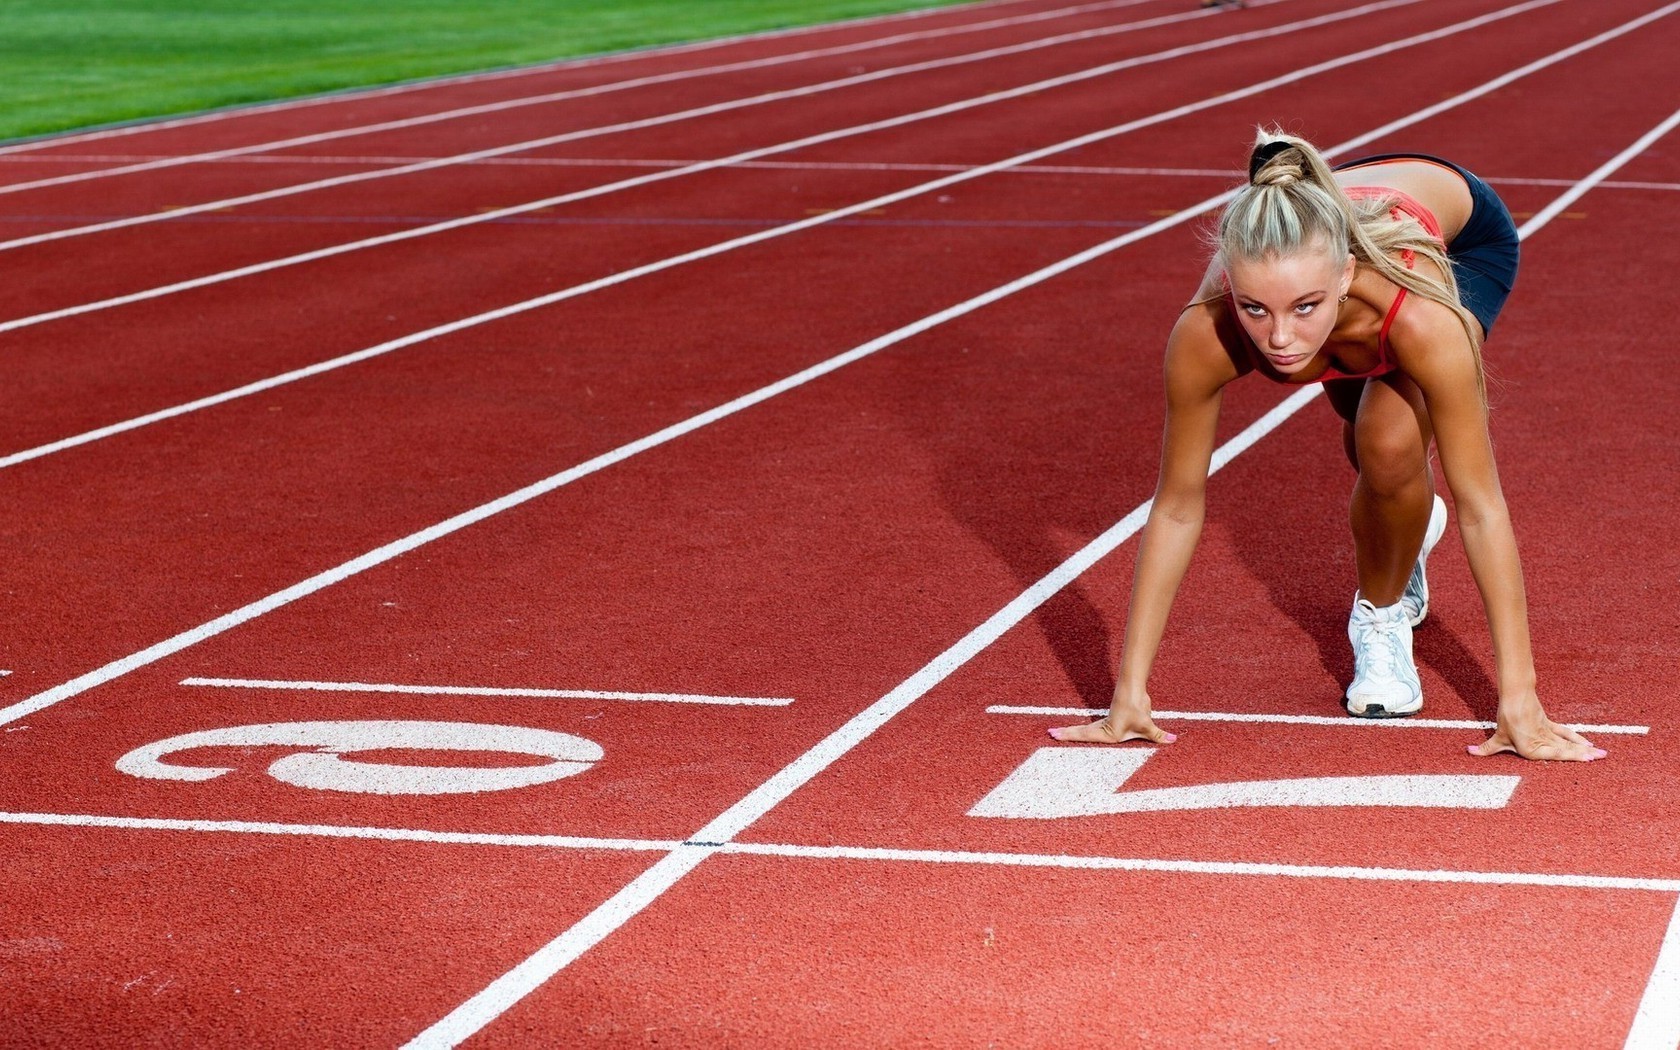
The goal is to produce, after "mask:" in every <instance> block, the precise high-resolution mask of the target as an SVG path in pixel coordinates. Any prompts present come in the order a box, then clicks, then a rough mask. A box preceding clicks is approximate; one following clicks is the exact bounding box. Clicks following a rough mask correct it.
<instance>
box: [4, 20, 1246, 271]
mask: <svg viewBox="0 0 1680 1050" xmlns="http://www.w3.org/2000/svg"><path fill="white" fill-rule="evenodd" d="M1146 2H1149V0H1108V2H1106V3H1101V4H1091V5H1085V6H1084V7H1083V8H1076V9H1073V10H1074V11H1076V12H1081V13H1082V12H1083V11H1085V10H1089V9H1092V8H1102V7H1119V6H1131V5H1134V4H1139V3H1146ZM1264 2H1274V3H1275V2H1279V0H1264ZM1215 13H1216V12H1214V11H1211V10H1205V9H1199V10H1195V11H1191V12H1187V13H1180V14H1176V15H1171V16H1164V17H1161V18H1157V19H1152V20H1150V21H1149V22H1147V23H1139V25H1140V26H1144V25H1157V24H1160V25H1164V24H1168V23H1172V22H1180V21H1185V20H1187V19H1189V18H1193V17H1194V18H1201V17H1206V16H1208V15H1211V14H1215ZM1047 17H1056V16H1055V15H1050V16H1047ZM1042 20H1043V19H1042V18H1037V17H1030V18H1023V19H1002V20H999V21H998V22H995V23H990V24H987V23H981V24H980V26H979V27H978V28H981V29H985V28H994V27H996V26H1000V25H1009V24H1012V23H1015V22H1034V21H1042ZM969 31H971V30H970V29H969V28H968V27H963V28H962V29H960V30H957V31H955V32H952V31H947V30H929V31H926V32H922V33H907V34H902V35H901V36H898V37H888V38H886V39H884V40H879V41H876V40H870V41H863V42H860V43H855V44H847V45H843V46H840V47H832V48H824V49H821V50H816V51H803V52H798V53H795V54H791V55H776V56H771V57H769V58H757V59H750V60H748V61H744V62H733V63H729V64H727V65H720V66H710V67H707V68H704V69H692V70H678V71H675V72H671V73H659V74H654V75H651V76H645V77H637V78H634V79H631V80H621V81H616V82H614V83H610V84H598V85H594V86H591V87H586V88H572V89H568V90H565V91H552V92H547V93H545V94H541V95H530V96H526V97H524V98H515V99H502V100H499V101H496V102H485V103H481V104H479V105H475V106H462V107H459V108H456V109H450V110H444V111H441V112H437V113H427V114H422V115H420V116H414V117H404V118H402V119H398V120H387V121H382V122H379V123H376V124H364V125H360V126H357V127H351V128H337V129H334V130H331V131H318V132H313V133H311V134H308V135H296V136H293V137H291V138H285V139H275V140H272V141H269V142H257V143H251V144H249V145H245V146H231V147H228V148H226V149H219V150H210V151H207V152H204V153H193V154H186V155H175V156H165V157H159V158H157V159H154V160H147V161H139V162H135V163H132V164H127V165H123V166H119V167H115V168H103V169H99V170H96V171H79V172H75V173H72V174H69V175H55V176H49V177H46V178H41V179H33V180H30V181H28V182H17V183H10V184H0V194H8V193H18V192H22V191H25V190H34V189H43V188H46V187H50V186H65V185H70V184H73V183H81V182H89V181H92V180H94V179H103V178H110V177H112V176H115V175H130V174H134V173H137V172H143V171H158V170H162V169H165V168H174V167H180V166H183V165H187V164H202V163H207V162H212V161H219V160H224V159H227V158H230V157H239V156H243V155H245V154H247V153H256V152H260V151H263V150H281V149H294V148H297V147H300V146H310V145H315V144H317V143H321V142H332V141H335V140H338V139H346V138H353V137H356V136H360V135H372V134H378V133H381V132H387V131H400V130H404V129H407V128H414V127H422V126H425V125H428V124H436V123H439V122H442V121H446V120H460V119H463V118H466V117H476V116H483V115H485V114H489V113H500V112H505V111H508V110H512V109H518V108H521V107H525V106H537V105H548V104H551V103H555V102H565V101H569V100H572V99H579V98H592V97H596V96H600V95H606V94H611V93H614V92H618V91H629V90H633V89H635V88H641V87H649V86H653V85H657V84H666V83H672V82H675V81H680V80H691V79H695V78H698V77H705V76H716V75H721V74H725V73H738V72H744V71H748V70H756V69H764V68H767V67H771V66H778V65H785V64H788V63H793V62H803V61H809V60H812V59H815V58H827V57H832V56H835V55H844V54H849V53H853V52H857V51H867V50H871V49H874V48H878V47H884V46H889V45H891V44H894V43H901V42H906V41H911V40H917V39H922V38H927V37H935V38H938V37H944V36H954V35H957V34H958V33H960V32H969ZM1129 31H1130V30H1129V29H1115V28H1109V29H1105V30H1094V31H1087V32H1086V33H1069V34H1064V35H1063V36H1062V37H1059V38H1054V37H1053V38H1050V40H1049V41H1045V42H1041V43H1034V44H1026V45H1021V46H1022V47H1023V48H1025V49H1028V50H1031V49H1034V48H1036V47H1040V46H1047V45H1049V44H1050V43H1052V42H1054V43H1060V42H1064V41H1073V40H1082V39H1088V38H1091V37H1096V36H1105V35H1108V34H1109V33H1113V32H1129ZM995 53H1002V54H1009V53H1013V52H1012V51H1011V50H1010V49H1007V48H1005V49H1002V50H1001V52H999V51H996V50H994V51H992V52H980V54H981V55H985V56H992V55H993V54H995ZM963 60H965V59H963V58H962V57H961V56H959V57H958V58H956V59H953V61H963ZM922 68H924V67H921V66H903V67H900V68H899V70H898V71H895V70H882V71H880V72H878V73H876V74H871V75H870V76H869V77H868V78H865V79H863V80H859V79H857V78H846V79H844V80H836V81H829V82H827V84H820V85H816V86H815V87H816V88H818V89H821V90H827V89H829V88H830V87H832V86H847V85H850V84H853V83H865V82H867V80H869V79H874V78H876V77H878V76H893V75H898V74H899V72H902V71H904V70H910V71H920V70H921V69H922ZM927 68H939V65H934V66H932V67H927ZM799 90H801V91H803V90H805V89H799ZM783 97H795V96H784V95H782V94H781V93H778V92H771V93H769V94H765V95H758V96H753V97H752V98H748V99H744V100H741V101H740V103H739V104H740V105H757V104H760V103H761V102H763V101H774V100H777V99H780V98H783ZM731 108H734V104H731ZM711 112H714V111H713V110H710V109H699V110H685V111H683V112H681V113H676V114H670V115H669V116H668V118H658V123H666V122H668V120H686V119H690V118H691V117H692V116H693V115H695V114H700V115H705V114H708V113H711ZM648 126H653V125H649V124H642V123H635V124H630V125H611V126H609V127H608V128H606V129H590V130H589V131H587V132H584V133H578V134H580V135H583V134H588V135H599V134H610V133H612V132H613V131H616V130H620V129H622V128H625V127H648ZM563 141H570V139H569V138H564V137H563V138H559V139H535V140H532V142H531V143H529V144H526V143H520V144H517V145H514V146H507V147H502V148H503V149H509V150H513V149H534V148H537V144H542V145H550V144H553V143H555V142H563ZM412 159H413V158H409V160H412ZM449 163H456V162H454V161H450V160H447V159H445V160H442V161H439V162H434V166H435V165H437V164H449ZM425 167H426V166H421V167H415V166H413V165H408V166H405V167H403V168H399V169H396V170H394V171H389V172H381V173H372V174H370V175H364V176H361V177H362V178H383V177H385V176H387V175H400V174H403V173H405V172H408V171H418V170H425ZM323 185H327V186H330V185H338V183H337V182H336V181H333V180H329V181H327V182H325V183H310V184H307V185H303V186H293V187H288V188H286V189H284V190H279V191H275V192H277V193H286V194H291V193H303V192H307V191H309V190H312V189H318V188H320V187H321V186H323ZM263 199H267V198H263ZM244 200H245V198H243V197H236V198H229V199H228V200H226V201H219V202H212V203H210V204H204V205H198V206H197V207H199V208H213V207H231V206H233V205H234V204H237V203H240V202H242V201H244ZM177 210H178V209H177ZM167 217H168V215H162V216H158V215H152V216H142V217H140V218H139V219H136V220H135V221H137V222H142V221H143V222H155V221H158V219H159V218H167ZM107 228H112V227H106V226H97V227H91V226H90V227H84V228H83V229H81V230H73V231H66V235H75V234H79V233H86V232H92V231H94V230H98V229H107ZM25 243H27V242H25ZM12 246H13V245H12V244H11V243H7V244H0V248H8V247H12Z"/></svg>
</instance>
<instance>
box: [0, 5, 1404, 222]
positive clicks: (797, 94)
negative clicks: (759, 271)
mask: <svg viewBox="0 0 1680 1050" xmlns="http://www.w3.org/2000/svg"><path fill="white" fill-rule="evenodd" d="M1284 2H1287V0H1256V3H1257V4H1259V3H1265V4H1272V3H1284ZM1404 2H1407V3H1415V2H1419V0H1404ZM1212 13H1214V12H1213V11H1212V9H1196V10H1194V11H1191V12H1185V13H1179V14H1174V15H1165V16H1161V17H1159V18H1153V19H1148V20H1145V21H1142V22H1131V23H1127V24H1124V25H1119V26H1106V27H1103V28H1101V29H1090V30H1084V31H1081V32H1078V33H1067V34H1063V35H1062V36H1056V37H1047V38H1045V39H1042V40H1034V41H1028V42H1026V43H1022V44H1011V45H1009V46H1007V47H997V48H990V49H987V50H985V51H976V52H972V53H969V54H965V55H955V56H950V57H946V58H939V59H930V60H927V61H923V62H915V63H911V64H909V65H903V66H893V67H890V68H887V69H878V70H874V71H872V72H868V73H858V74H854V75H852V76H847V77H841V78H839V79H837V80H827V81H823V82H821V83H817V84H807V85H804V86H802V87H795V88H785V89H782V90H778V91H769V92H765V93H763V94H759V95H751V96H748V97H745V98H736V99H730V100H728V101H725V102H715V103H711V104H709V105H704V106H695V107H693V108H690V109H684V110H678V111H676V112H672V113H663V114H660V115H658V116H654V117H643V118H640V119H636V120H627V121H621V122H619V123H616V124H604V125H600V126H597V127H589V128H580V129H577V130H573V131H567V132H562V133H559V134H555V135H547V136H544V137H541V138H535V139H526V140H524V141H522V142H513V143H508V144H505V145H501V146H493V147H488V148H485V149H480V150H473V151H471V152H467V153H459V154H454V155H451V156H448V157H442V158H438V159H433V160H419V161H413V160H411V161H409V162H406V163H403V164H400V165H398V166H397V167H393V168H381V169H378V170H375V171H359V172H351V173H349V174H345V175H336V176H333V177H331V178H325V179H317V180H315V181H312V182H301V183H296V184H294V185H290V186H279V187H276V188H274V189H268V190H260V191H257V192H254V193H246V194H242V195H240V196H236V197H224V198H221V199H219V200H212V201H205V202H202V203H199V204H190V205H183V206H181V207H176V208H169V209H166V210H161V211H154V212H148V213H146V214H143V215H131V216H127V217H125V218H120V219H111V220H108V221H105V222H97V223H92V224H90V225H86V226H73V227H67V228H64V229H58V230H48V231H46V232H44V233H37V234H31V235H29V236H25V237H15V238H12V239H11V240H7V241H0V250H11V249H14V248H23V247H27V246H29V245H34V244H44V243H47V242H51V241H60V240H65V239H67V238H71V237H82V236H86V235H88V234H94V233H105V232H109V231H111V230H119V229H126V228H130V227H134V226H142V225H146V224H149V223H156V222H168V221H171V220H174V219H179V218H182V217H185V216H190V215H199V214H203V213H205V212H217V211H226V210H228V209H231V208H238V207H243V206H244V205H247V204H254V203H258V202H262V201H271V200H279V199H281V198H285V197H294V196H297V195H299V194H303V193H311V192H314V191H316V190H322V189H332V188H337V187H342V186H350V185H355V184H358V183H365V182H371V181H374V180H377V179H388V178H393V177H395V176H399V175H412V174H415V173H417V172H423V171H436V170H439V169H442V168H448V167H455V166H458V165H462V164H470V163H474V162H478V161H482V160H486V159H490V158H495V157H505V156H507V155H509V154H512V153H523V152H527V151H530V150H534V149H541V148H544V147H548V146H556V145H560V144H562V143H566V142H578V141H582V140H584V139H592V138H600V137H603V136H606V135H616V134H621V133H624V132H628V131H641V130H645V129H647V128H654V127H663V126H666V125H669V124H675V123H680V122H682V121H686V120H695V119H698V118H701V117H710V116H717V115H719V114H723V113H732V112H735V111H737V110H741V109H747V108H751V107H754V106H762V105H767V104H769V103H772V102H785V101H788V100H791V99H803V98H810V97H812V96H815V95H819V94H824V93H826V92H830V91H838V90H841V89H844V88H850V87H857V86H859V85H862V84H872V83H877V82H880V81H884V80H890V79H893V78H895V77H902V76H911V75H914V74H917V73H925V72H929V71H932V70H939V69H946V68H950V67H954V66H959V65H970V64H976V63H981V62H987V61H990V60H992V59H995V58H999V57H1005V56H1009V55H1017V54H1023V53H1026V52H1030V51H1037V50H1044V49H1047V48H1051V47H1056V46H1059V45H1061V44H1066V43H1072V42H1076V41H1083V40H1091V39H1096V38H1100V37H1105V36H1114V35H1117V34H1121V33H1131V32H1136V31H1138V30H1141V29H1146V28H1151V27H1154V26H1157V25H1165V24H1169V23H1173V22H1179V21H1183V20H1185V19H1187V18H1205V17H1208V16H1209V15H1210V14H1212ZM1362 13H1363V12H1362ZM1323 17H1326V18H1329V19H1330V20H1331V21H1340V20H1341V18H1342V17H1348V16H1345V15H1343V16H1323ZM1278 31H1290V30H1288V29H1286V27H1278ZM1232 39H1234V38H1222V39H1221V40H1220V41H1213V42H1208V44H1207V45H1206V46H1201V47H1199V48H1198V49H1199V50H1207V49H1209V48H1210V47H1223V46H1229V42H1230V41H1231V40H1232ZM1176 50H1177V49H1175V51H1176ZM1186 53H1188V52H1186ZM1158 54H1160V55H1162V56H1165V57H1161V58H1158V57H1156V56H1154V55H1151V56H1143V59H1144V60H1145V61H1165V60H1167V59H1168V58H1176V57H1180V56H1179V55H1178V54H1177V53H1175V52H1159V53H1158ZM1135 64H1140V63H1139V62H1138V61H1137V60H1128V61H1127V62H1123V63H1110V64H1109V66H1099V67H1095V69H1092V70H1084V71H1081V72H1080V73H1077V74H1073V75H1072V78H1071V79H1070V78H1068V77H1058V78H1053V79H1052V80H1046V81H1039V82H1037V83H1035V84H1032V85H1025V86H1023V87H1019V88H1015V89H1013V91H1009V92H994V93H993V94H991V95H983V96H980V97H978V98H975V99H969V100H964V102H963V103H961V104H960V105H959V106H958V109H951V110H947V108H946V107H935V108H934V109H932V110H927V111H924V113H919V114H914V115H912V116H913V119H915V120H925V119H929V118H928V116H927V115H926V114H936V115H943V113H944V112H957V111H958V110H960V109H969V108H973V107H975V106H980V105H989V104H991V103H993V102H996V101H999V100H1001V99H1004V98H1011V97H1017V96H1019V95H1022V94H1030V93H1032V92H1033V91H1038V90H1043V89H1044V88H1045V87H1046V86H1059V83H1057V82H1068V83H1072V82H1075V81H1077V80H1082V79H1090V78H1091V77H1094V76H1104V75H1107V74H1109V73H1112V72H1115V71H1116V69H1118V68H1129V67H1130V66H1131V65H1135ZM1111 67H1112V68H1111ZM897 119H901V120H902V119H904V118H897ZM906 122H908V121H906ZM893 126H896V125H895V124H893V122H892V121H882V122H877V123H876V124H869V125H861V126H860V127H861V128H862V129H863V130H865V131H874V130H881V129H882V128H885V127H893ZM861 133H863V131H860V130H858V129H856V128H848V129H844V130H843V132H842V133H841V134H843V135H856V134H861ZM831 134H832V133H831ZM813 141H829V140H828V139H825V138H823V137H821V136H815V137H813V138H812V139H799V140H795V142H794V143H782V144H780V145H778V146H776V147H772V148H771V150H770V152H773V153H779V152H785V151H786V150H788V149H792V148H798V147H799V146H801V145H810V144H812V142H813ZM270 145H272V144H264V148H268V147H269V146H270ZM222 152H227V151H222ZM757 152H758V151H754V153H757ZM218 155H220V154H215V155H212V154H206V155H205V156H206V158H213V157H214V156H218ZM174 163H176V161H174V160H173V159H171V160H166V161H158V162H152V163H148V164H142V165H135V166H132V167H130V168H129V169H127V170H130V171H138V170H151V169H153V168H158V167H168V166H170V165H172V164H174ZM718 166H719V163H718V162H717V161H709V162H705V163H703V164H697V165H694V166H693V170H694V171H704V170H710V169H711V168H715V167H718ZM110 173H120V172H119V171H118V169H110ZM690 173H691V172H690V171H688V170H684V171H682V172H675V173H666V174H665V175H664V176H663V177H665V178H670V177H674V176H675V175H679V174H690ZM102 174H103V173H101V172H91V173H90V172H80V173H77V174H72V175H60V176H54V177H52V178H48V179H38V180H35V181H33V182H19V183H12V184H10V185H0V194H8V193H15V192H18V191H20V190H28V189H37V188H41V187H46V186H57V185H62V184H65V183H69V182H78V181H83V180H84V179H85V178H88V177H96V176H100V175H102ZM631 184H633V185H639V184H640V183H635V182H632V183H631ZM622 188H623V186H621V185H615V186H614V187H613V189H615V190H616V189H622ZM598 189H599V188H597V190H598ZM591 195H592V196H593V195H598V193H592V194H591ZM567 196H569V195H567ZM579 199H581V198H579ZM556 203H569V200H564V199H561V198H553V199H551V200H549V202H548V204H546V205H541V206H545V207H546V206H552V205H553V204H556ZM536 206H539V205H537V204H526V205H521V206H518V207H521V208H523V209H527V210H528V209H530V208H532V207H536ZM486 214H499V212H492V213H486ZM473 221H476V222H482V221H484V216H483V214H480V215H479V216H477V217H476V218H474V220H473ZM440 228H451V227H447V226H445V227H440ZM356 243H358V244H361V243H363V242H356ZM370 243H377V242H370Z"/></svg>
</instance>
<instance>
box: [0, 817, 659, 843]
mask: <svg viewBox="0 0 1680 1050" xmlns="http://www.w3.org/2000/svg"><path fill="white" fill-rule="evenodd" d="M0 824H39V825H45V826H49V827H60V828H122V829H126V830H131V831H196V832H217V833H222V834H239V835H296V836H303V837H313V838H334V839H379V840H382V841H386V842H433V843H440V844H445V845H456V846H524V847H538V848H543V849H581V850H593V849H599V850H635V851H648V852H666V851H668V850H674V849H676V848H678V847H679V846H681V845H682V843H681V842H679V841H676V840H671V841H660V840H656V839H619V838H590V837H586V836H577V835H517V834H506V833H502V832H483V831H427V830H424V829H419V828H370V827H347V826H344V825H337V824H276V823H272V822H269V821H252V820H181V819H175V818H166V817H110V816H96V815H91V814H83V813H0Z"/></svg>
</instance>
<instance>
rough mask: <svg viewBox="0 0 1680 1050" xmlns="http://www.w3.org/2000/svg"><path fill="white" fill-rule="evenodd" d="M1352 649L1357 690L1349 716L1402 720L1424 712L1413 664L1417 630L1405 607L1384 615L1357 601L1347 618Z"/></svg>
mask: <svg viewBox="0 0 1680 1050" xmlns="http://www.w3.org/2000/svg"><path fill="white" fill-rule="evenodd" d="M1348 641H1349V642H1352V643H1353V684H1352V685H1350V686H1348V688H1347V709H1348V714H1350V715H1353V716H1354V717H1355V718H1399V717H1401V716H1402V715H1410V714H1416V713H1417V712H1418V711H1419V710H1420V709H1421V708H1422V707H1423V687H1422V686H1421V685H1419V684H1418V673H1417V665H1415V664H1414V663H1412V625H1411V623H1410V622H1409V621H1408V620H1407V618H1406V608H1405V606H1404V605H1403V604H1401V603H1400V602H1395V603H1394V604H1393V605H1388V606H1384V607H1383V608H1381V609H1379V608H1377V607H1376V606H1375V605H1372V604H1371V603H1370V602H1368V601H1366V600H1365V599H1364V598H1358V597H1356V598H1355V599H1354V602H1353V612H1352V613H1351V614H1350V615H1349V616H1348Z"/></svg>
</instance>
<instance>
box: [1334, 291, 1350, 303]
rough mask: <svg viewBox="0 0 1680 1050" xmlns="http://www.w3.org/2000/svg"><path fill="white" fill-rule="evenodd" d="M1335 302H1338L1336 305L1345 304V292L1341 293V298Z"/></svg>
mask: <svg viewBox="0 0 1680 1050" xmlns="http://www.w3.org/2000/svg"><path fill="white" fill-rule="evenodd" d="M1336 301H1337V302H1338V303H1345V302H1347V293H1346V292H1343V293H1342V295H1341V298H1339V299H1337V300H1336Z"/></svg>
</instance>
